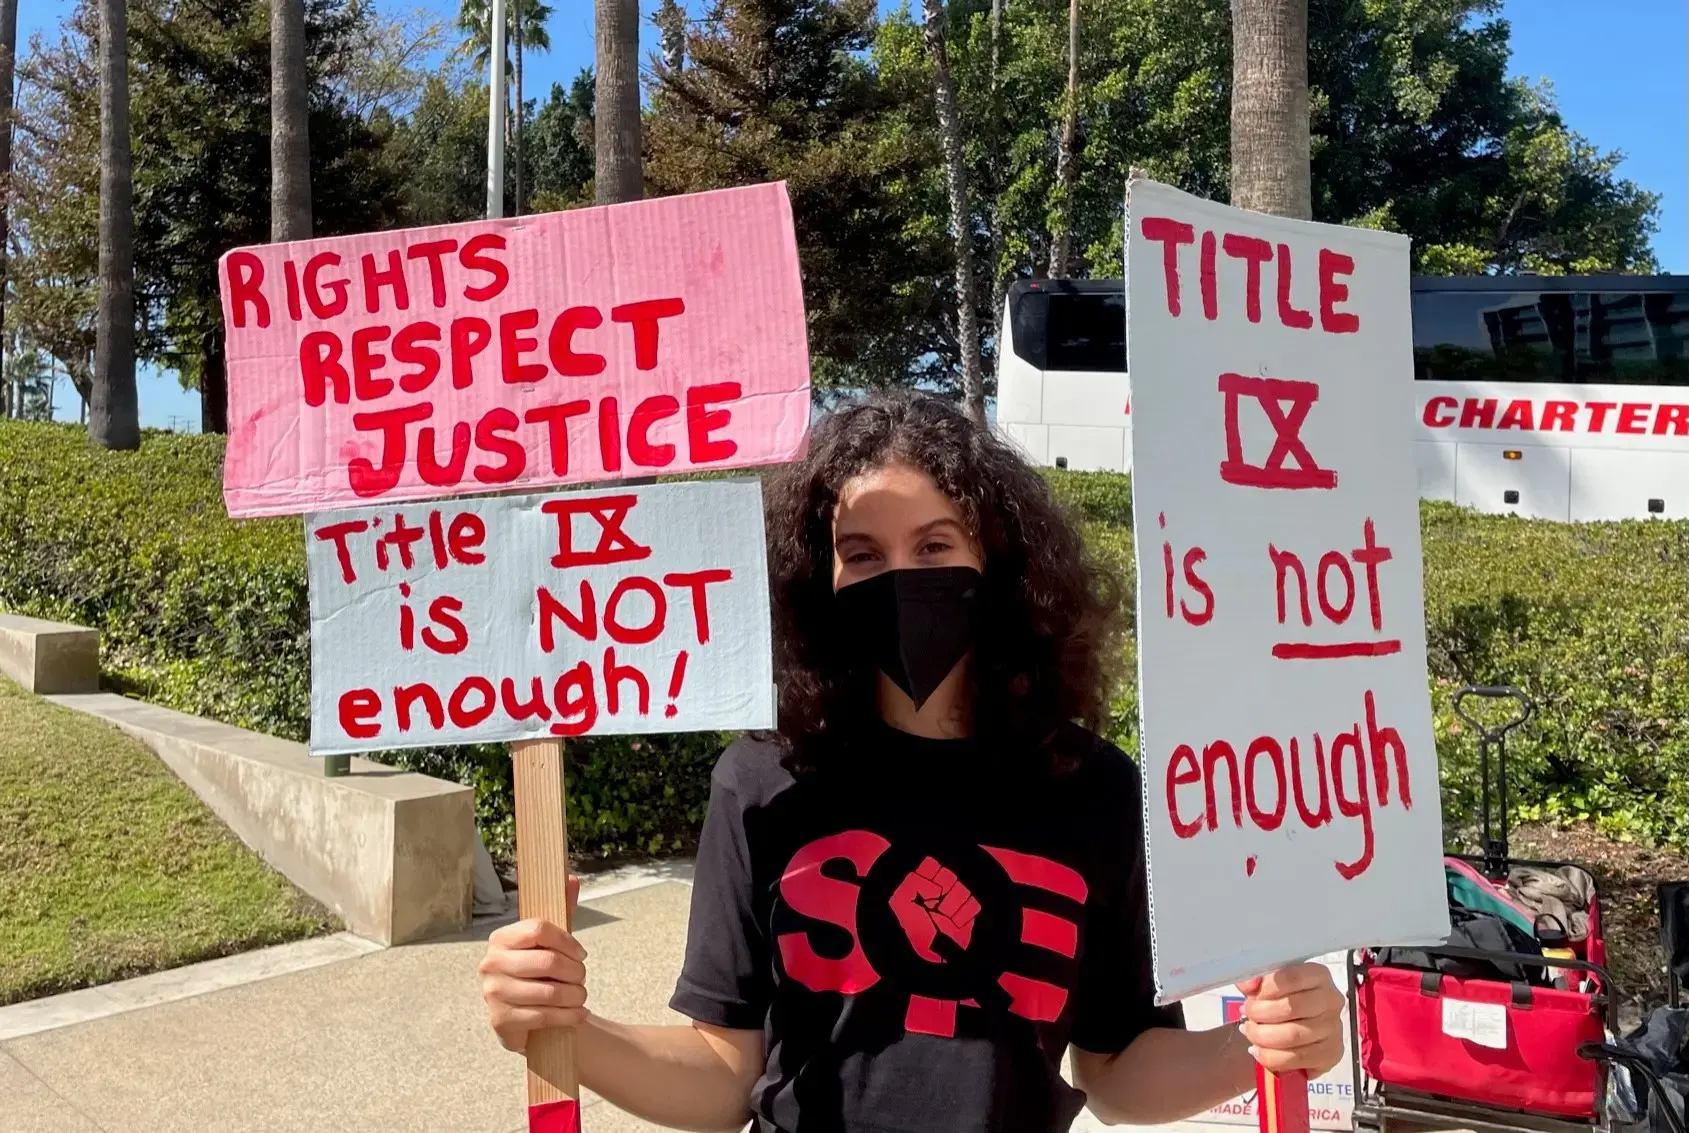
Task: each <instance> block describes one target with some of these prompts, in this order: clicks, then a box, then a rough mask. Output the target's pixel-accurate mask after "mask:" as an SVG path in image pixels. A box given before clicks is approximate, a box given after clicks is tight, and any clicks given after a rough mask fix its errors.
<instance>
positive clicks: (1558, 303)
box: [1413, 290, 1689, 385]
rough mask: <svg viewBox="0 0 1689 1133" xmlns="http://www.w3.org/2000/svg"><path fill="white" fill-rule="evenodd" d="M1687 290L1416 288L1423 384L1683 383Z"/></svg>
mask: <svg viewBox="0 0 1689 1133" xmlns="http://www.w3.org/2000/svg"><path fill="white" fill-rule="evenodd" d="M1686 338H1689V293H1683V292H1620V293H1600V292H1576V291H1542V292H1534V291H1525V292H1512V293H1508V292H1499V291H1496V292H1482V291H1453V290H1451V291H1435V290H1421V291H1416V292H1415V293H1414V296H1413V357H1414V376H1415V377H1417V378H1419V379H1420V380H1422V381H1456V382H1460V381H1465V382H1482V381H1487V382H1551V383H1598V384H1609V385H1684V384H1689V351H1686V350H1685V345H1684V344H1685V339H1686Z"/></svg>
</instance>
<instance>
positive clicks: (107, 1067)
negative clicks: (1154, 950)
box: [0, 866, 1226, 1133]
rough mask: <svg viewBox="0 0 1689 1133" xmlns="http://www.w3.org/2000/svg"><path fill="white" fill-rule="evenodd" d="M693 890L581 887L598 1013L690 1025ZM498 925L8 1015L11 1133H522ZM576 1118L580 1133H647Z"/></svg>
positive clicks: (297, 956) (2, 1108) (339, 943)
mask: <svg viewBox="0 0 1689 1133" xmlns="http://www.w3.org/2000/svg"><path fill="white" fill-rule="evenodd" d="M688 878H689V874H688V873H687V871H686V869H685V867H683V866H682V867H671V868H668V869H663V870H655V871H637V872H634V873H631V874H628V873H623V874H618V875H608V876H604V877H600V878H597V879H592V880H590V881H589V882H588V884H587V887H586V892H585V893H584V894H583V898H582V906H581V909H580V911H579V914H578V929H579V933H580V937H581V940H582V943H584V944H585V945H586V947H587V949H588V950H589V951H590V952H591V954H592V961H591V970H592V978H591V985H590V986H591V994H592V1001H591V1002H592V1006H593V1007H594V1008H595V1009H596V1010H598V1011H600V1012H602V1013H604V1014H605V1015H606V1016H609V1017H611V1018H616V1019H620V1020H624V1021H627V1022H642V1023H662V1022H680V1021H682V1020H681V1018H680V1016H678V1015H675V1014H674V1013H672V1012H670V1011H669V1010H668V1007H667V1003H668V998H669V995H670V993H671V992H672V990H673V988H674V979H675V974H676V973H677V972H678V971H679V969H680V963H681V957H682V954H683V950H684V944H685V934H686V914H687V906H688V901H689V898H690V893H691V889H690V885H689V884H688ZM498 923H501V922H499V921H490V922H484V923H478V924H477V925H476V926H475V927H474V928H473V929H471V930H470V931H468V932H466V933H463V934H461V935H459V936H456V937H451V938H447V939H443V940H438V941H433V942H430V943H427V944H417V945H409V946H405V947H400V948H392V949H376V950H370V949H369V947H368V946H360V945H361V942H357V941H356V940H355V938H354V939H352V940H350V941H348V940H345V939H342V938H330V939H329V940H328V941H308V942H305V943H304V944H300V945H288V946H284V947H283V948H277V949H269V950H266V951H265V952H262V953H254V954H251V955H249V956H246V957H235V958H231V959H230V960H226V961H214V962H212V963H210V964H204V965H195V966H193V967H192V968H185V969H180V970H178V971H177V972H172V973H161V974H160V975H158V976H151V977H145V978H144V979H143V980H134V981H129V982H128V984H127V985H124V984H116V985H111V986H110V987H107V988H102V989H96V990H94V991H90V992H77V993H73V994H72V995H70V996H61V997H57V999H56V1000H53V1001H38V1002H37V1003H34V1004H21V1005H18V1006H15V1007H9V1008H0V1129H3V1130H4V1131H5V1133H96V1131H111V1133H116V1131H119V1130H121V1131H123V1133H167V1131H169V1133H175V1131H181V1133H271V1131H274V1133H297V1131H299V1130H329V1129H337V1130H356V1131H359V1133H387V1131H391V1133H525V1130H526V1128H527V1126H526V1106H525V1102H524V1095H523V1063H522V1060H521V1059H520V1058H518V1057H516V1056H514V1055H511V1054H509V1053H508V1052H506V1051H504V1050H503V1049H502V1048H501V1047H500V1046H499V1045H498V1042H497V1040H496V1039H494V1037H493V1035H492V1032H491V1031H490V1030H489V1029H488V1027H487V1025H486V1013H485V1008H484V1006H483V1005H482V1002H481V998H480V993H479V991H478V988H477V977H476V973H475V968H476V964H477V963H478V962H479V961H480V959H481V956H482V955H483V954H484V953H485V951H486V938H487V934H488V933H489V932H490V931H491V930H492V929H493V928H494V927H496V925H497V924H498ZM296 968H297V969H300V970H292V969H296ZM582 1100H583V1101H584V1102H585V1107H586V1108H585V1112H584V1125H585V1128H586V1130H587V1131H588V1133H636V1131H639V1133H643V1131H646V1130H652V1129H655V1128H656V1127H655V1126H652V1125H649V1124H647V1123H645V1122H642V1121H638V1120H636V1119H634V1118H632V1117H630V1116H628V1115H627V1114H625V1113H622V1112H621V1111H619V1110H616V1109H615V1108H614V1107H612V1106H610V1105H608V1104H607V1103H605V1102H603V1101H602V1100H601V1099H598V1098H596V1097H593V1096H591V1095H590V1094H589V1095H587V1096H585V1097H583V1099H582ZM1075 1128H1076V1129H1094V1128H1098V1127H1097V1126H1095V1125H1092V1124H1090V1123H1088V1122H1085V1123H1082V1124H1080V1125H1078V1126H1076V1127H1075ZM1221 1128H1226V1127H1221Z"/></svg>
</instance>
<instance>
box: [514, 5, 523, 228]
mask: <svg viewBox="0 0 1689 1133" xmlns="http://www.w3.org/2000/svg"><path fill="white" fill-rule="evenodd" d="M522 3H523V0H511V10H512V11H514V12H515V13H516V19H515V20H514V21H513V22H512V24H511V31H512V32H514V33H515V36H516V129H515V131H514V132H513V133H512V135H511V139H510V141H511V147H510V148H511V149H512V150H513V151H514V152H513V154H512V156H513V157H514V158H515V161H516V202H515V204H513V205H512V206H511V212H512V214H513V215H515V216H521V215H522V118H523V114H522V17H523V15H524V14H525V13H524V12H523V10H522Z"/></svg>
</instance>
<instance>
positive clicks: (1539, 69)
mask: <svg viewBox="0 0 1689 1133" xmlns="http://www.w3.org/2000/svg"><path fill="white" fill-rule="evenodd" d="M378 2H379V3H380V4H381V6H382V7H383V8H386V9H400V10H403V9H407V8H410V7H412V6H414V4H415V3H417V2H421V3H422V4H423V5H424V6H425V7H427V8H429V9H431V10H435V11H438V12H439V13H440V14H441V15H443V16H449V15H450V14H451V13H453V12H455V11H456V4H455V2H454V0H378ZM698 5H699V0H692V2H691V6H692V7H697V6H698ZM72 6H73V5H72V3H71V0H28V2H26V3H24V4H23V5H22V6H21V8H22V11H21V12H20V20H19V24H20V26H19V29H18V31H19V43H20V45H21V44H24V43H27V42H28V41H29V37H30V36H31V35H32V34H33V33H35V32H37V31H45V32H49V33H50V32H51V31H52V29H53V28H54V27H56V26H57V24H58V22H59V21H60V20H61V19H63V17H64V15H65V13H67V12H69V11H70V9H71V7H72ZM553 6H554V7H555V8H556V9H557V14H556V15H555V16H553V17H552V21H551V27H550V31H551V43H552V51H551V54H550V55H549V56H529V58H528V60H527V62H526V65H525V70H526V72H527V76H526V85H527V86H528V90H529V91H530V92H531V94H532V95H535V96H543V93H544V92H545V90H546V89H547V88H548V87H549V86H550V84H551V83H552V82H554V81H555V82H562V83H565V84H566V83H567V82H568V81H569V80H570V79H571V78H573V77H574V76H575V74H576V73H577V72H578V71H579V70H580V69H581V68H582V67H584V66H588V65H589V64H590V63H591V62H592V52H593V34H592V5H591V3H590V2H588V0H553ZM895 6H896V5H895V3H894V2H891V0H882V3H881V7H882V8H883V9H886V10H889V9H891V8H893V7H895ZM640 7H641V9H642V10H644V11H645V12H647V13H649V12H651V11H654V10H655V9H656V7H657V0H640ZM1597 11H1599V12H1600V13H1601V14H1600V15H1599V16H1598V15H1595V14H1594V13H1595V12H1597ZM1504 14H1505V15H1506V17H1507V19H1508V20H1509V21H1510V22H1511V23H1512V25H1513V71H1514V73H1515V74H1519V75H1523V76H1525V77H1526V78H1529V79H1532V80H1536V79H1541V78H1549V79H1552V80H1553V82H1554V87H1555V91H1556V93H1557V94H1558V96H1559V99H1560V106H1561V109H1562V111H1563V112H1564V114H1565V117H1566V121H1567V122H1568V123H1569V124H1570V125H1571V127H1572V128H1573V129H1575V130H1577V131H1579V132H1580V133H1582V134H1584V135H1586V136H1587V137H1589V138H1590V139H1591V140H1592V141H1594V142H1595V144H1596V145H1598V146H1601V147H1602V148H1604V149H1617V150H1622V151H1623V152H1624V154H1625V162H1624V165H1623V166H1622V167H1621V169H1622V172H1623V174H1624V176H1626V177H1629V178H1631V179H1632V180H1634V181H1636V182H1637V183H1638V184H1639V185H1641V186H1642V187H1643V188H1645V189H1648V190H1651V191H1652V192H1656V193H1659V194H1660V195H1661V197H1662V200H1661V215H1660V231H1659V233H1658V234H1657V235H1656V236H1655V238H1654V249H1655V253H1656V254H1657V255H1658V257H1659V260H1660V264H1661V266H1662V268H1664V270H1666V271H1669V272H1676V273H1689V105H1686V104H1689V14H1686V12H1685V5H1684V4H1683V2H1682V0H1608V2H1607V3H1603V4H1595V3H1592V2H1591V0H1507V3H1506V4H1505V7H1504ZM641 37H642V39H644V40H645V44H646V47H647V50H649V49H651V48H653V47H654V46H655V42H654V41H655V33H654V31H653V29H652V28H651V27H650V26H649V24H646V25H645V26H644V28H643V29H642V33H641ZM140 384H141V389H140V398H141V421H142V424H144V425H157V426H160V427H163V426H168V425H171V424H180V423H181V422H184V421H185V422H189V423H191V426H190V427H192V428H196V429H197V428H198V424H199V395H198V394H197V393H195V392H192V391H184V390H182V389H181V387H180V384H179V383H178V382H177V381H176V379H175V377H174V376H173V375H160V374H155V373H143V375H142V377H141V379H140ZM57 401H58V403H59V408H60V411H61V412H60V415H61V416H68V418H69V419H71V420H75V418H76V395H75V393H74V392H73V391H72V390H70V388H69V386H68V384H64V383H61V388H60V390H59V396H58V398H57Z"/></svg>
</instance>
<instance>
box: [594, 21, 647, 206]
mask: <svg viewBox="0 0 1689 1133" xmlns="http://www.w3.org/2000/svg"><path fill="white" fill-rule="evenodd" d="M594 15H595V16H596V20H595V23H596V30H597V56H598V78H597V90H596V92H595V93H594V96H593V98H594V102H595V104H596V107H597V117H596V120H595V124H594V130H593V134H594V146H593V149H594V165H595V166H596V173H597V177H596V185H595V192H594V198H595V200H596V202H597V203H598V204H601V205H613V204H620V203H621V202H623V201H637V200H639V199H640V198H641V197H643V196H644V195H645V168H644V164H643V161H644V159H643V156H642V154H641V152H640V138H639V0H597V7H596V8H595V9H594Z"/></svg>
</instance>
